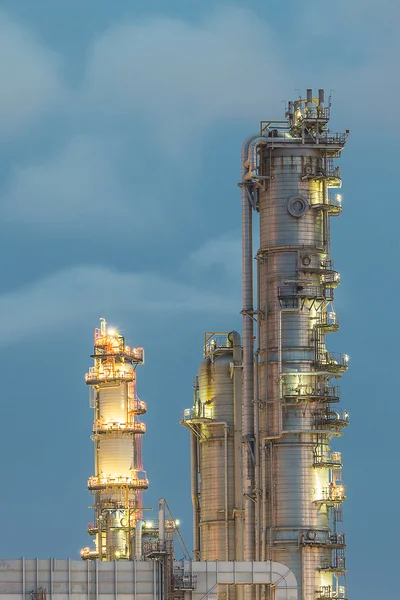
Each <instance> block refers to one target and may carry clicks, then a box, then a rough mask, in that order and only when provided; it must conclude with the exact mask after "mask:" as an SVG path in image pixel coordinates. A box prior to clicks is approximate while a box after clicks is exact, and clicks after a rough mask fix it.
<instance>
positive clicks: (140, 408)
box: [131, 398, 147, 415]
mask: <svg viewBox="0 0 400 600" xmlns="http://www.w3.org/2000/svg"><path fill="white" fill-rule="evenodd" d="M131 407H132V411H133V412H134V414H135V415H144V413H145V412H147V404H146V402H144V401H143V400H139V399H138V398H136V399H135V400H133V401H131Z"/></svg>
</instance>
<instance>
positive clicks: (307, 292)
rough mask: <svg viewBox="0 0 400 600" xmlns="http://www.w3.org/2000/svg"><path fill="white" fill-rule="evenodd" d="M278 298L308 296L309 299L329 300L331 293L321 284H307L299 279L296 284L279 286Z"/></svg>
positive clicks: (331, 297) (331, 296)
mask: <svg viewBox="0 0 400 600" xmlns="http://www.w3.org/2000/svg"><path fill="white" fill-rule="evenodd" d="M328 292H329V293H328ZM278 298H279V299H281V298H306V299H307V298H309V299H310V300H328V301H330V300H332V299H333V294H332V293H331V291H330V289H326V288H325V286H323V285H308V284H307V283H301V282H300V281H299V282H298V283H296V284H287V285H283V286H279V287H278Z"/></svg>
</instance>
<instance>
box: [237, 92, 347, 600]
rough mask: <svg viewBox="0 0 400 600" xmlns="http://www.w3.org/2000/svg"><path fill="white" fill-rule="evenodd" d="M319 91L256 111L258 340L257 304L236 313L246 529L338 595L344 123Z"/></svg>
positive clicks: (271, 554) (306, 595)
mask: <svg viewBox="0 0 400 600" xmlns="http://www.w3.org/2000/svg"><path fill="white" fill-rule="evenodd" d="M321 98H323V94H321V91H320V93H319V96H318V97H317V98H313V97H312V93H311V91H310V90H308V93H307V99H305V100H302V99H299V100H296V101H294V102H293V103H290V110H288V112H287V114H286V117H287V123H286V125H282V123H280V124H274V123H272V122H270V121H269V122H265V123H263V122H262V123H261V132H260V135H259V136H254V137H253V138H250V140H247V141H246V142H245V144H244V153H243V182H242V190H243V206H244V215H245V216H247V219H248V220H247V223H246V222H245V223H244V241H243V248H244V265H245V270H244V273H243V289H244V301H246V299H247V301H248V299H249V297H250V298H252V293H250V294H247V296H246V289H247V290H248V289H250V290H251V287H252V281H251V275H252V274H251V272H250V268H248V267H246V265H248V264H251V262H250V263H249V262H248V258H249V257H250V260H251V255H252V252H251V246H250V250H249V239H250V240H251V228H252V227H251V214H249V213H251V210H252V208H255V209H256V211H257V212H258V213H259V231H260V248H259V249H258V251H257V252H256V256H257V272H258V275H257V281H258V286H257V294H256V297H257V299H258V301H257V306H256V307H255V308H254V314H257V315H258V320H257V330H256V344H255V345H254V347H253V337H252V331H253V324H252V323H250V322H249V319H250V315H252V307H249V306H246V310H244V311H243V313H242V314H243V318H244V328H246V327H247V330H248V332H249V335H248V336H247V338H246V339H244V342H243V344H244V348H243V352H244V357H250V359H247V358H246V359H245V360H244V370H246V369H247V373H248V378H249V382H250V385H249V387H248V388H247V389H248V392H246V394H245V397H244V399H243V402H244V411H245V412H246V407H247V409H248V407H249V406H250V403H252V402H254V404H255V405H256V407H257V409H256V413H255V417H254V422H252V423H251V435H252V438H253V439H254V444H255V459H254V461H253V462H252V465H251V469H250V474H251V486H250V488H251V489H252V490H253V495H252V500H253V502H252V503H251V502H250V501H248V503H247V505H246V507H245V519H246V531H245V537H246V540H247V541H248V543H249V544H250V545H253V546H254V549H253V556H254V558H255V559H256V560H257V559H258V560H260V559H261V560H269V559H271V560H274V561H277V562H280V563H283V564H285V565H286V566H287V567H288V568H289V569H291V570H292V571H293V572H294V574H295V576H296V578H297V580H298V582H299V587H300V589H301V598H302V599H303V600H315V599H316V598H317V599H318V598H319V599H322V598H323V599H325V598H337V597H344V595H343V594H345V588H344V585H345V584H344V575H345V570H346V568H345V557H344V548H345V542H344V540H345V538H344V534H343V532H342V531H341V520H342V519H341V514H342V513H341V504H342V502H343V500H344V499H345V488H344V485H343V483H342V480H341V467H342V464H341V455H339V456H337V454H338V453H332V452H331V450H330V442H331V440H332V438H334V437H335V436H338V435H341V433H342V430H343V427H345V426H346V425H347V422H348V420H347V419H341V418H340V415H338V418H337V419H335V418H333V417H332V414H333V412H334V411H332V408H331V403H332V402H338V401H339V391H338V387H337V386H333V385H332V380H333V379H338V378H340V377H341V375H342V374H343V373H344V372H345V371H346V370H347V357H346V356H345V355H340V354H339V355H335V354H333V353H331V352H330V351H329V350H328V346H327V341H328V338H329V336H330V334H332V333H334V332H335V331H337V329H338V323H337V318H336V313H335V310H334V307H333V299H334V290H335V288H336V287H337V285H338V284H339V274H338V273H337V272H336V271H335V270H334V267H333V262H332V258H331V253H330V217H333V216H338V215H339V214H340V213H341V201H340V200H341V197H338V195H337V194H336V192H335V188H338V187H340V186H341V177H340V171H339V168H338V167H337V166H336V164H335V162H334V161H335V159H336V158H338V157H339V156H340V154H341V151H342V149H343V147H344V144H345V141H346V138H347V133H348V132H346V133H345V134H332V133H331V132H330V131H329V130H328V128H327V126H328V123H329V118H330V108H324V106H323V103H321ZM249 201H251V203H250V202H249ZM246 261H247V262H246ZM247 349H248V352H247ZM253 354H254V356H255V357H256V358H255V361H254V362H253V359H252V355H253ZM246 361H247V362H246ZM253 372H254V376H253ZM245 459H246V457H245ZM258 489H260V490H261V493H258V492H257V490H258Z"/></svg>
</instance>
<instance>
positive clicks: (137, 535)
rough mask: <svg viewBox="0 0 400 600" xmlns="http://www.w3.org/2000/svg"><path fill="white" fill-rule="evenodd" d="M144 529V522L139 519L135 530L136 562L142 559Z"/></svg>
mask: <svg viewBox="0 0 400 600" xmlns="http://www.w3.org/2000/svg"><path fill="white" fill-rule="evenodd" d="M142 529H143V521H142V519H138V520H137V521H136V528H135V558H136V560H140V559H141V558H142Z"/></svg>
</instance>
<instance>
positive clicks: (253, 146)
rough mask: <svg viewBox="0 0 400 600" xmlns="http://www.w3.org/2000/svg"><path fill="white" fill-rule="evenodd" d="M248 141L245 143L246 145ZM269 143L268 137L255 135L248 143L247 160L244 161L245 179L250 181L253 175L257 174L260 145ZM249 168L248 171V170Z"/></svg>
mask: <svg viewBox="0 0 400 600" xmlns="http://www.w3.org/2000/svg"><path fill="white" fill-rule="evenodd" d="M246 143H247V140H246V142H245V143H244V145H245V144H246ZM267 143H268V138H266V137H259V136H258V137H255V138H254V139H252V140H251V141H250V142H249V144H248V153H247V157H246V158H245V160H244V161H243V162H242V165H243V181H250V180H251V179H252V178H253V176H254V175H255V174H256V173H255V171H256V170H257V151H258V148H259V147H260V146H263V145H265V144H267ZM246 170H247V172H246Z"/></svg>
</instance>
